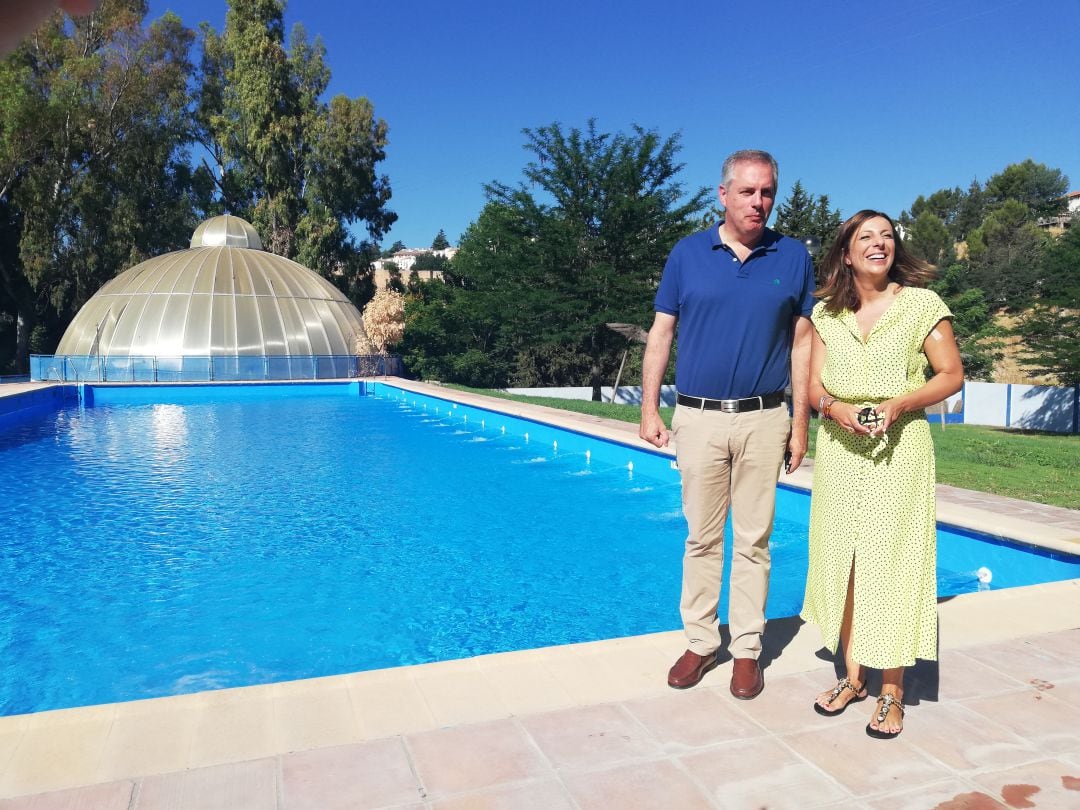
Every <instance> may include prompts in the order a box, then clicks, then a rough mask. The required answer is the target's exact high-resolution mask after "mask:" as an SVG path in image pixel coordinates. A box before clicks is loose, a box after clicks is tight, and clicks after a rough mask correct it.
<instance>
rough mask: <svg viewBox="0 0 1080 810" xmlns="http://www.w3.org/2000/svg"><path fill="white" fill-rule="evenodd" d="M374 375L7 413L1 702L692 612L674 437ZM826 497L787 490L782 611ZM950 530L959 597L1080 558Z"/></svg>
mask: <svg viewBox="0 0 1080 810" xmlns="http://www.w3.org/2000/svg"><path fill="white" fill-rule="evenodd" d="M360 392H361V389H360V385H359V384H358V383H352V384H348V385H339V386H266V387H263V386H259V387H223V388H204V387H183V388H161V387H157V388H149V387H148V388H143V389H139V388H134V389H109V388H104V387H102V388H92V389H91V388H87V389H86V394H87V397H86V400H87V401H86V404H85V405H79V404H74V403H72V404H69V405H68V406H66V407H63V408H60V409H42V410H41V412H39V413H34V414H30V415H25V416H24V417H23V418H9V419H7V421H5V422H0V471H2V474H0V521H2V525H3V526H4V527H5V530H4V540H3V542H2V544H0V714H16V713H20V712H27V711H40V710H44V709H50V708H60V707H67V706H75V705H84V704H91V703H101V702H108V701H118V700H130V699H135V698H142V697H155V696H162V695H169V694H178V693H183V692H191V691H197V690H201V689H213V688H221V687H229V686H240V685H249V684H256V683H267V682H272V681H277V680H288V679H293V678H304V677H315V676H320V675H328V674H334V673H342V672H350V671H357V670H363V669H374V668H379V667H387V666H397V665H401V664H413V663H421V662H426V661H434V660H443V659H449V658H459V657H463V656H469V655H477V654H482V653H489V652H497V651H504V650H511V649H522V648H529V647H540V646H547V645H552V644H562V643H569V642H577V641H586V640H594V639H600V638H613V637H618V636H626V635H634V634H639V633H647V632H652V631H659V630H670V629H675V628H677V627H678V626H679V617H678V596H679V595H678V589H679V566H680V560H681V555H682V545H683V539H684V535H685V524H684V522H683V519H682V516H681V513H680V506H679V504H680V499H679V485H678V474H677V472H676V471H674V470H672V469H671V464H670V461H669V459H667V458H666V457H663V456H659V455H655V454H649V453H645V452H639V451H634V450H630V449H627V448H623V447H621V446H619V445H614V444H609V443H605V442H602V441H600V440H597V439H594V438H590V437H586V436H582V435H578V434H573V433H568V432H563V431H557V430H555V429H552V428H549V427H547V426H544V425H540V424H538V423H533V422H529V421H524V420H516V419H512V418H509V417H503V416H500V415H498V414H494V413H491V412H485V411H482V410H477V409H472V408H466V407H464V406H460V407H459V406H454V405H453V404H451V403H447V402H445V401H440V400H436V399H432V398H425V397H419V396H417V395H413V394H403V393H402V392H400V391H398V390H397V389H392V388H389V387H386V386H378V389H377V393H378V394H379V395H377V396H360ZM808 504H809V499H808V497H807V496H806V495H805V494H802V493H799V492H797V491H794V490H788V489H781V490H780V491H779V496H778V513H779V514H778V519H777V526H776V531H775V534H774V538H773V558H774V566H773V577H772V583H773V586H772V591H771V593H770V597H769V604H768V615H769V616H770V617H779V616H789V615H793V614H794V613H797V612H798V609H799V607H800V605H801V600H802V588H803V577H804V574H805V568H806V524H807V519H808ZM940 535H941V538H940V543H939V548H940V552H939V554H940V562H941V569H940V571H939V581H940V585H941V593H942V595H947V594H953V593H962V592H965V591H971V590H976V589H977V588H978V587H979V585H978V581H977V579H976V576H975V571H976V569H978V568H979V567H981V566H986V567H989V568H991V569H992V570H993V571H994V579H993V581H992V584H991V587H1008V586H1010V585H1015V584H1027V583H1029V582H1033V581H1048V580H1052V579H1065V578H1071V577H1077V576H1080V560H1076V559H1075V558H1070V559H1053V558H1051V557H1050V556H1048V555H1038V554H1029V553H1024V552H1020V551H1017V550H1016V549H1015V548H1013V547H1011V546H1004V545H995V544H992V543H984V542H979V541H977V540H971V539H969V538H965V537H963V536H961V535H960V534H957V533H954V532H949V531H945V530H942V531H941V532H940ZM725 592H726V589H725ZM723 607H724V606H722V608H723Z"/></svg>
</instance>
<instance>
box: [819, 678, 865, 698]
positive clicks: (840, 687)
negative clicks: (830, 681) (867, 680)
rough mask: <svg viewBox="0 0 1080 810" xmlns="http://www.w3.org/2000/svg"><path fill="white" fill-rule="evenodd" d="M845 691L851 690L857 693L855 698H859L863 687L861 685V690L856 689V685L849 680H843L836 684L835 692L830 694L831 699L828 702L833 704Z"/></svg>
mask: <svg viewBox="0 0 1080 810" xmlns="http://www.w3.org/2000/svg"><path fill="white" fill-rule="evenodd" d="M845 689H850V690H851V691H852V692H854V693H855V697H858V696H859V692H861V691H862V685H861V684H860V686H859V688H858V689H856V688H855V685H854V684H853V683H852V682H851V681H849V680H848V679H847V678H841V679H840V680H838V681H837V682H836V686H835V687H834V688H833V690H832V691H831V692H829V699H828V701H826V702H827V703H829V704H831V703H832V702H833V701H834V700H836V699H837V698H838V697H840V693H841V692H843V691H844V690H845Z"/></svg>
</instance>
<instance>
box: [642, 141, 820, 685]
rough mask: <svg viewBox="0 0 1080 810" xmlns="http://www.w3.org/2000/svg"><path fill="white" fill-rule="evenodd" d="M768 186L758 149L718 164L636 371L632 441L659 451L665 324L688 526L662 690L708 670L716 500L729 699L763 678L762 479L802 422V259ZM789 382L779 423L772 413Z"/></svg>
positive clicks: (773, 182)
mask: <svg viewBox="0 0 1080 810" xmlns="http://www.w3.org/2000/svg"><path fill="white" fill-rule="evenodd" d="M776 188H777V166H776V161H775V160H774V159H773V157H772V156H771V155H770V154H769V153H768V152H761V151H758V150H750V149H747V150H743V151H739V152H735V153H734V154H732V155H731V156H729V157H728V158H727V160H725V161H724V165H723V171H722V182H721V184H720V188H719V192H720V202H721V204H722V205H723V206H724V219H723V221H722V222H721V223H720V224H719V226H718V227H712V228H709V229H708V230H705V231H701V232H699V233H695V234H692V235H691V236H688V237H686V238H685V239H682V240H680V241H679V243H678V244H676V245H675V247H674V249H673V250H672V251H671V255H670V256H669V257H668V260H667V263H666V264H665V265H664V273H663V276H662V278H661V280H660V287H659V289H658V290H657V293H656V305H655V308H656V318H655V320H654V322H653V325H652V329H651V330H650V331H649V339H648V342H647V343H646V346H645V361H644V367H643V370H642V407H641V431H640V435H641V438H643V439H644V440H645V441H647V442H649V443H651V444H653V445H655V446H656V447H663V446H665V445H666V444H667V443H668V431H667V429H666V428H665V426H664V422H663V420H662V419H661V418H660V411H659V406H660V383H661V380H662V379H663V376H664V371H665V369H666V368H667V364H668V357H669V354H670V351H671V344H672V341H673V340H674V337H675V328H676V324H678V333H679V351H678V358H677V360H676V368H675V387H676V389H677V390H678V396H677V399H676V403H677V404H676V408H675V416H674V418H673V420H672V434H673V435H674V436H675V440H676V455H677V458H678V463H679V472H680V475H681V476H682V497H683V513H684V514H685V516H686V522H687V526H688V528H689V534H688V536H687V538H686V551H685V554H684V557H683V582H682V599H681V603H680V610H681V613H682V619H683V626H684V629H685V631H686V637H687V640H688V649H687V650H686V652H685V653H683V655H682V657H681V658H679V660H678V661H677V662H676V663H675V665H674V666H673V667H672V668H671V671H670V672H669V673H668V684H669V685H670V686H672V687H673V688H675V689H686V688H688V687H691V686H694V685H695V684H697V683H698V682H699V681H700V680H701V678H702V676H704V675H705V673H706V672H708V671H709V670H710V669H712V668H713V667H715V666H716V664H717V658H716V656H717V651H718V649H719V647H720V627H719V621H718V619H717V605H718V602H719V595H720V593H719V592H720V578H721V574H722V572H723V565H724V522H725V520H726V518H727V512H728V505H729V504H730V506H731V509H732V528H733V530H734V544H733V548H732V551H733V554H732V564H731V587H730V593H729V602H730V606H729V609H728V620H729V622H728V623H729V626H730V629H731V644H730V645H729V650H730V652H731V655H732V657H733V658H734V659H735V661H734V665H733V669H732V676H731V693H732V694H733V695H734V696H735V697H737V698H741V699H744V700H749V699H750V698H753V697H756V696H757V695H758V694H759V693H760V692H761V690H762V688H763V686H764V679H763V678H762V674H761V668H760V666H759V665H758V661H757V659H758V656H759V655H760V653H761V634H762V632H763V631H764V629H765V597H766V595H767V593H768V587H769V567H770V556H769V535H770V533H771V532H772V524H773V512H774V507H775V500H776V480H777V476H778V474H779V470H780V466H781V463H783V462H784V461H785V450H786V452H787V453H789V454H790V456H788V457H787V459H786V469H787V472H788V473H792V472H794V471H795V470H796V469H798V467H799V464H800V463H801V462H802V459H803V456H804V455H805V454H806V442H807V428H808V424H809V416H810V415H809V409H808V407H807V405H808V403H807V400H806V398H807V394H806V391H807V382H808V379H809V369H810V338H811V331H810V330H811V326H810V320H809V315H810V312H811V309H812V308H813V305H814V299H813V290H814V266H813V262H812V261H811V260H810V256H809V254H808V253H807V252H806V249H805V248H804V247H803V245H802V243H800V242H799V241H797V240H794V239H789V238H787V237H784V236H781V235H780V234H778V233H776V232H775V231H771V230H769V229H768V228H766V227H765V223H766V222H767V221H768V219H769V215H770V214H771V213H772V208H773V203H774V202H775V200H776ZM789 366H790V372H789ZM789 381H790V383H791V388H792V408H793V410H792V413H793V417H794V418H793V419H792V418H789V417H788V411H787V408H786V407H784V389H785V388H786V386H787V385H788V382H789Z"/></svg>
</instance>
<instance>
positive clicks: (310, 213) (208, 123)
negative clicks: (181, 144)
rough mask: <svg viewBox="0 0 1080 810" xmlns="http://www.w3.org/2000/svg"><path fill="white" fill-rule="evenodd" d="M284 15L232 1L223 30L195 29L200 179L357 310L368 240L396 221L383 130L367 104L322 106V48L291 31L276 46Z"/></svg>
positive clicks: (258, 2)
mask: <svg viewBox="0 0 1080 810" xmlns="http://www.w3.org/2000/svg"><path fill="white" fill-rule="evenodd" d="M284 12H285V2H284V0H231V1H230V2H229V10H228V12H227V14H226V18H225V30H224V32H223V33H222V34H220V35H218V34H217V33H216V32H215V31H214V30H213V29H212V28H211V27H210V26H209V25H206V24H203V26H202V45H203V48H202V53H203V56H202V63H201V66H200V71H199V81H198V83H197V85H198V86H197V91H196V92H197V104H196V107H195V114H194V116H193V118H194V121H195V125H196V136H197V138H198V142H199V143H200V144H201V146H202V147H203V150H204V151H203V165H202V167H201V175H202V176H203V177H205V178H208V179H210V180H211V181H212V182H213V184H214V186H215V191H216V197H217V199H216V201H215V205H216V206H217V207H218V208H220V209H224V210H226V211H229V212H232V213H235V214H238V215H240V216H244V217H246V218H248V219H250V220H251V222H252V223H253V224H254V225H255V227H256V228H257V229H258V230H259V232H260V233H261V234H262V235H263V237H264V243H265V245H266V247H267V248H268V249H269V250H271V251H273V252H274V253H278V254H280V255H282V256H286V257H288V258H291V259H295V260H297V261H300V262H301V263H302V264H305V265H307V266H309V267H312V268H313V269H315V270H317V271H318V272H320V273H322V274H323V275H325V276H327V277H331V278H332V279H333V280H334V281H335V282H336V283H338V284H341V285H342V286H343V287H345V289H346V292H348V293H350V295H351V296H352V297H353V298H354V300H356V301H357V303H362V301H363V300H364V299H366V298H367V297H370V294H371V292H373V288H372V287H371V284H370V262H371V261H372V260H373V259H374V258H376V257H377V255H378V248H377V244H378V242H379V240H380V239H382V237H383V235H384V234H385V233H386V231H387V230H388V229H389V227H390V225H391V224H392V223H393V222H394V221H395V220H396V218H397V217H396V215H395V214H394V213H393V212H391V211H390V210H389V209H388V208H387V204H388V203H389V200H390V183H389V180H388V178H387V177H386V176H385V175H381V174H379V170H378V164H379V163H380V161H382V160H383V159H384V158H385V156H386V153H385V150H386V145H387V139H388V133H389V128H388V127H387V124H386V122H385V121H383V120H382V119H379V118H377V117H376V116H375V111H374V107H373V106H372V104H371V102H370V101H369V100H368V99H366V98H363V97H356V98H349V97H348V96H345V95H336V96H334V97H333V98H331V99H329V101H327V100H325V99H324V94H325V92H326V89H327V86H328V84H329V81H330V69H329V68H328V67H327V65H326V49H325V47H324V46H323V44H322V41H321V39H320V38H318V37H316V38H315V40H314V41H309V39H308V37H307V33H306V31H305V29H304V27H303V26H302V25H299V24H297V25H295V26H293V28H292V31H291V33H290V36H289V38H288V42H286V37H285V32H284ZM361 224H362V225H363V228H364V230H365V231H366V238H362V239H360V240H357V239H356V238H355V237H354V236H353V229H354V228H355V227H359V226H360V225H361Z"/></svg>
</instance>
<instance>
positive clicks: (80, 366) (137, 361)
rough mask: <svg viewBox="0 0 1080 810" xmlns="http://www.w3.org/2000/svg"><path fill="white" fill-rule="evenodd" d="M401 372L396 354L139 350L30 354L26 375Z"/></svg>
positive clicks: (285, 376)
mask: <svg viewBox="0 0 1080 810" xmlns="http://www.w3.org/2000/svg"><path fill="white" fill-rule="evenodd" d="M388 375H390V376H403V375H404V366H403V365H402V362H401V358H400V357H399V356H397V355H381V354H368V355H337V354H335V355H239V356H238V355H232V356H227V357H211V356H206V355H200V356H192V355H185V356H169V357H165V356H160V355H153V356H137V357H108V356H104V355H72V354H66V355H65V354H57V355H52V354H33V355H30V379H31V380H35V381H42V382H44V381H48V380H59V381H62V382H84V383H85V382H150V383H155V382H253V381H259V380H332V379H343V378H350V377H384V376H388Z"/></svg>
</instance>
